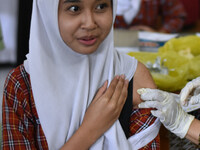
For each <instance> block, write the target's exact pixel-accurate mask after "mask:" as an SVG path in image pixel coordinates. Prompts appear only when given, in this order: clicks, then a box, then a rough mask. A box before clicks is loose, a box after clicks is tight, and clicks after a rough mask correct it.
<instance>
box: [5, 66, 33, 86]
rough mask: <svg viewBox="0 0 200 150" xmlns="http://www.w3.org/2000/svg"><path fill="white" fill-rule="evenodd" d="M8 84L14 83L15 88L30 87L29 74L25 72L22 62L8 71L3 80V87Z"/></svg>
mask: <svg viewBox="0 0 200 150" xmlns="http://www.w3.org/2000/svg"><path fill="white" fill-rule="evenodd" d="M10 85H15V86H14V87H15V89H16V88H19V89H21V90H25V89H27V88H29V89H30V79H29V74H28V73H27V72H26V70H25V68H24V65H23V64H22V65H19V66H17V67H16V68H14V69H12V70H10V71H9V73H8V75H7V77H6V80H5V84H4V87H8V86H10Z"/></svg>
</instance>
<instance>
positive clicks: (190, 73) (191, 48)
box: [128, 36, 200, 92]
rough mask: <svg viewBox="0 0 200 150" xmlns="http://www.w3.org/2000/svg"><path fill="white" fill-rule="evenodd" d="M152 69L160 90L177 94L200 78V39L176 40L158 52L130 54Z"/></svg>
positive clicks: (169, 42) (193, 37) (187, 37)
mask: <svg viewBox="0 0 200 150" xmlns="http://www.w3.org/2000/svg"><path fill="white" fill-rule="evenodd" d="M128 55H130V56H134V57H135V58H136V59H138V60H139V61H141V62H142V63H143V64H145V65H146V66H147V68H149V69H150V72H151V74H152V77H153V79H154V81H155V83H156V85H157V86H158V88H159V89H162V90H165V91H170V92H175V91H179V90H181V89H182V88H183V87H184V86H185V84H186V83H187V82H188V81H189V80H191V79H194V78H196V77H198V76H200V37H198V36H184V37H179V38H174V39H171V40H169V41H168V42H166V43H165V45H164V46H162V47H160V48H159V50H158V52H155V53H153V52H130V53H128Z"/></svg>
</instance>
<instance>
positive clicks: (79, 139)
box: [60, 126, 101, 150]
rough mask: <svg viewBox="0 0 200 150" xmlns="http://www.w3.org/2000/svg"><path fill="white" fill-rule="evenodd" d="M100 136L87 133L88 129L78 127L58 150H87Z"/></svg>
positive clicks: (94, 133) (95, 133) (90, 132)
mask: <svg viewBox="0 0 200 150" xmlns="http://www.w3.org/2000/svg"><path fill="white" fill-rule="evenodd" d="M100 136H101V134H100V133H97V132H93V131H89V130H88V128H84V127H83V126H80V128H79V129H78V130H77V131H76V132H75V133H74V135H73V136H72V137H71V138H70V139H69V140H68V141H67V142H66V143H65V144H64V145H63V147H62V148H61V149H60V150H80V149H81V150H88V149H89V148H90V147H91V146H92V144H94V143H95V142H96V140H97V139H98V138H99V137H100Z"/></svg>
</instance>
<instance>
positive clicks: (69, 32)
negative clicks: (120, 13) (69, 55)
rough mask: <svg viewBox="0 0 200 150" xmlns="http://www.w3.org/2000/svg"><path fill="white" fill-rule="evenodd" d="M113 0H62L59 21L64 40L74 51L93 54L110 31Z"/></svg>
mask: <svg viewBox="0 0 200 150" xmlns="http://www.w3.org/2000/svg"><path fill="white" fill-rule="evenodd" d="M112 21H113V16H112V4H111V0H60V2H59V10H58V23H59V29H60V34H61V37H62V39H63V41H64V42H65V43H66V44H67V45H68V46H69V47H70V48H72V49H73V50H74V51H76V52H78V53H81V54H91V53H93V52H94V51H96V49H97V48H98V46H99V45H100V44H101V43H102V41H103V40H104V39H105V38H106V36H107V35H108V33H109V32H110V29H111V26H112Z"/></svg>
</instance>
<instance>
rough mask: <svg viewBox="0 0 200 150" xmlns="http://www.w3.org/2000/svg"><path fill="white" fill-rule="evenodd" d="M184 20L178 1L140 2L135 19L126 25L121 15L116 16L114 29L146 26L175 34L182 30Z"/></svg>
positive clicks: (181, 6) (155, 0)
mask: <svg viewBox="0 0 200 150" xmlns="http://www.w3.org/2000/svg"><path fill="white" fill-rule="evenodd" d="M159 18H160V19H159ZM185 19H186V12H185V10H184V6H183V5H182V3H181V2H180V0H141V4H140V9H139V11H138V14H137V15H136V16H135V18H134V19H133V20H132V21H131V22H130V23H127V22H126V21H125V19H124V17H123V15H117V16H116V20H115V28H130V27H131V26H135V25H146V26H149V27H152V28H154V29H162V30H165V31H166V32H168V33H175V32H179V31H180V30H181V29H182V27H183V25H184V21H185ZM160 21H161V24H162V25H161V27H160V26H159V25H160Z"/></svg>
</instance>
